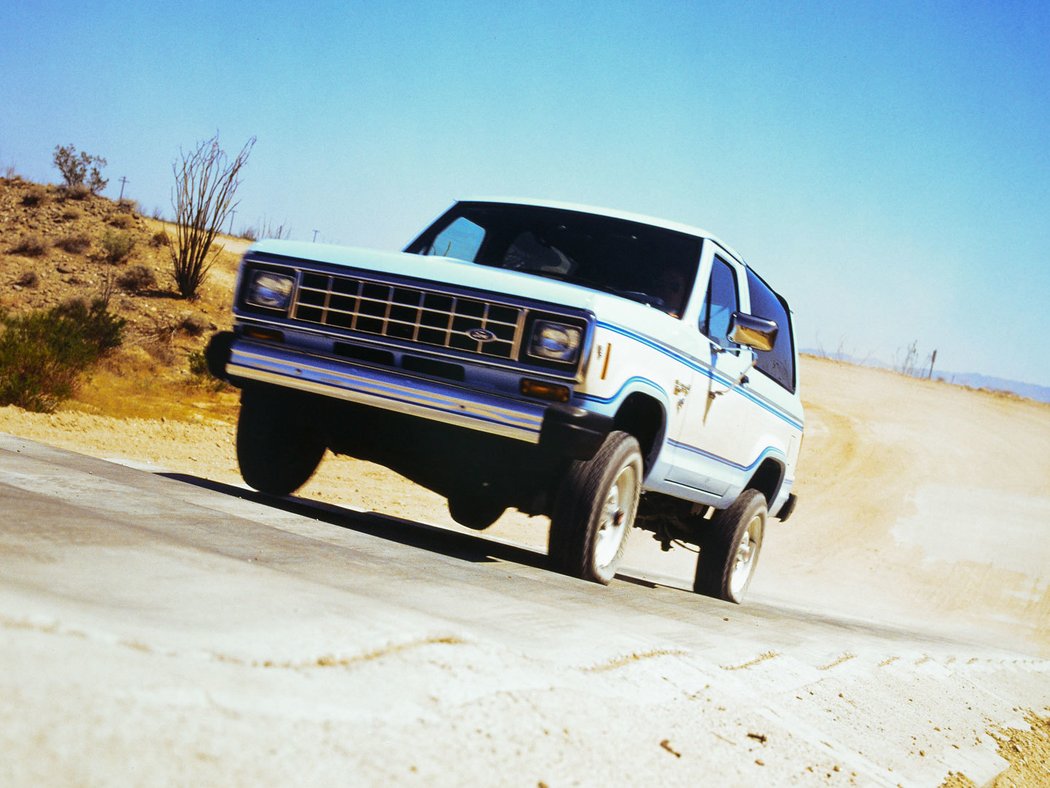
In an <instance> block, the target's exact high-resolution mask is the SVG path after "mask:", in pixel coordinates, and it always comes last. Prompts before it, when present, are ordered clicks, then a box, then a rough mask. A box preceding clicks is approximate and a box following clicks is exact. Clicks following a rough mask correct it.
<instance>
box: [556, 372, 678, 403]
mask: <svg viewBox="0 0 1050 788" xmlns="http://www.w3.org/2000/svg"><path fill="white" fill-rule="evenodd" d="M632 383H641V384H642V385H645V386H652V387H653V388H654V389H656V390H657V391H658V392H660V394H662V395H663V396H664V397H666V396H667V392H666V391H664V390H663V388H662V387H661V386H660V384H659V383H656V382H655V381H652V380H649V378H643V377H641V376H640V375H635V376H634V377H633V378H628V379H627V380H626V381H625V382H624V384H623V385H622V386H620V389H619V391H617V392H616V393H615V394H613V395H612V396H611V397H599V396H597V395H596V394H577V397H578V398H579V399H582V400H585V401H587V402H598V403H601V404H603V405H607V404H609V403H610V402H615V401H616V400H618V399H619V398H620V397H621V395H622V394H623V392H624V389H626V388H627V387H628V386H630V385H631V384H632Z"/></svg>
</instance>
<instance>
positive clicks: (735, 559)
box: [693, 490, 769, 605]
mask: <svg viewBox="0 0 1050 788" xmlns="http://www.w3.org/2000/svg"><path fill="white" fill-rule="evenodd" d="M768 518H769V514H768V511H767V509H766V498H765V496H764V495H762V493H760V492H758V490H744V492H743V493H741V495H740V497H739V498H737V499H736V501H735V502H734V503H733V505H732V506H730V507H729V508H728V509H723V510H721V511H719V512H717V513H716V514H715V516H714V517H713V518H711V522H710V523H707V524H706V527H705V528H704V530H703V533H702V536H701V539H700V555H699V557H698V558H697V560H696V577H695V579H694V580H693V591H695V592H696V593H698V594H703V595H704V596H710V597H714V598H715V599H724V600H726V601H727V602H734V603H736V604H738V605H739V604H740V603H741V602H743V600H744V596H745V595H746V593H747V589H748V587H749V586H750V585H751V580H752V578H754V576H755V567H756V566H757V565H758V555H759V553H760V552H761V550H762V539H763V537H764V536H765V531H766V521H767V520H768Z"/></svg>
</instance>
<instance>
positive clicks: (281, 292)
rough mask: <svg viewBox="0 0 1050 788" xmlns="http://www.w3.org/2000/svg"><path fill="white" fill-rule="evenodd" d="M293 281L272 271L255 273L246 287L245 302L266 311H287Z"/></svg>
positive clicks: (293, 284)
mask: <svg viewBox="0 0 1050 788" xmlns="http://www.w3.org/2000/svg"><path fill="white" fill-rule="evenodd" d="M294 286H295V279H294V278H292V277H290V276H285V275H284V274H275V273H274V272H273V271H256V272H254V273H253V274H252V278H251V283H250V284H249V285H248V296H247V301H248V303H249V304H254V305H255V306H261V307H265V308H266V309H287V308H288V304H289V303H290V302H291V300H292V288H293V287H294Z"/></svg>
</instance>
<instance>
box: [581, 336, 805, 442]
mask: <svg viewBox="0 0 1050 788" xmlns="http://www.w3.org/2000/svg"><path fill="white" fill-rule="evenodd" d="M597 325H598V326H599V327H601V328H604V329H607V330H609V331H612V332H613V333H615V334H620V335H621V336H624V337H627V338H628V339H633V340H635V341H636V342H641V343H642V344H643V345H645V346H647V347H649V348H652V349H653V350H655V351H657V352H658V353H662V354H663V355H665V356H669V357H670V358H673V359H674V360H675V361H678V362H680V363H682V364H685V365H686V366H687V367H689V368H690V369H692V370H694V371H696V372H699V373H700V374H701V375H704V376H705V377H708V378H711V379H712V380H714V381H715V382H716V383H721V384H722V385H724V386H728V387H729V388H730V389H732V390H733V391H734V392H736V393H737V394H740V396H742V397H744V398H746V399H749V400H751V401H752V402H754V403H755V404H756V405H758V406H759V407H760V408H762V409H763V410H765V411H768V412H769V413H772V414H773V415H774V416H776V417H777V418H778V419H780V420H781V421H784V422H787V423H788V424H789V425H791V426H792V427H794V428H796V429H799V430H800V429H802V423H801V422H799V421H796V420H795V419H794V418H792V417H791V416H790V415H789V414H788V413H786V412H785V411H783V410H781V409H780V408H779V407H778V406H776V405H774V404H773V403H772V402H769V401H768V400H767V399H765V398H764V397H760V396H759V395H757V394H755V393H753V392H751V391H748V390H747V389H744V388H742V387H740V386H738V385H737V383H736V381H735V380H733V379H732V378H728V377H726V376H725V375H722V374H720V373H718V372H716V371H715V370H713V369H711V367H710V366H709V365H706V364H704V363H702V362H701V361H700V360H699V359H696V358H693V357H692V356H686V355H684V354H682V353H679V352H678V351H676V350H674V349H673V348H672V347H670V346H669V345H665V344H663V343H662V342H658V341H657V340H655V339H650V338H649V337H646V336H643V335H642V334H636V333H634V332H633V331H629V330H627V329H626V328H622V327H620V326H617V325H613V324H612V323H598V324H597ZM657 388H659V387H657ZM621 391H622V389H621Z"/></svg>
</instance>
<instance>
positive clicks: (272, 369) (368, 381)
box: [206, 333, 612, 460]
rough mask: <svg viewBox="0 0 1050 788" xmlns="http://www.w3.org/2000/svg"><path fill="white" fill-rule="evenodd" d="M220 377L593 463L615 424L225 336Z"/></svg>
mask: <svg viewBox="0 0 1050 788" xmlns="http://www.w3.org/2000/svg"><path fill="white" fill-rule="evenodd" d="M206 356H207V359H208V363H209V369H210V370H211V371H212V374H215V375H216V376H217V377H220V378H223V379H225V380H230V381H232V382H234V383H238V384H241V383H243V382H244V381H255V382H259V383H267V384H271V385H275V386H282V387H285V388H290V389H295V390H297V391H305V392H309V393H311V394H319V395H321V396H325V397H331V398H333V399H338V400H343V401H346V402H352V403H356V404H359V405H364V406H367V407H375V408H381V409H383V410H388V411H393V412H396V413H402V414H405V415H408V416H414V417H417V418H423V419H429V420H432V421H440V422H443V423H445V424H451V425H454V426H457V427H463V428H466V429H471V430H477V431H480V432H484V433H488V434H490V435H498V436H500V437H504V438H511V439H513V440H518V441H523V442H525V443H531V444H537V445H539V446H540V447H541V448H542V449H543V450H545V451H551V452H554V453H556V454H558V455H561V456H568V457H572V458H574V459H583V460H586V459H590V457H592V456H594V454H595V452H596V451H597V450H598V447H599V446H601V444H602V441H603V440H604V439H605V436H606V435H607V434H608V432H609V430H610V429H611V428H612V419H610V418H608V417H606V416H601V415H599V414H596V413H591V412H590V411H587V410H584V409H582V408H576V407H572V406H569V405H547V404H546V403H539V402H532V401H528V400H519V399H514V398H511V397H506V396H500V395H497V394H490V393H486V392H481V391H477V390H475V389H470V388H466V387H463V386H457V385H454V384H450V383H444V382H441V381H435V380H431V379H428V378H423V377H419V376H415V375H411V374H405V373H402V372H398V371H390V370H385V369H379V368H376V367H371V366H367V365H363V364H354V363H347V362H342V361H339V362H333V361H331V360H329V359H325V358H323V357H317V356H310V355H305V354H303V353H300V352H292V351H289V350H287V349H284V348H279V347H274V346H272V345H267V344H263V343H260V342H254V341H251V340H248V339H244V338H243V337H238V336H234V335H232V334H227V333H224V334H217V335H216V336H215V337H214V338H213V339H212V341H211V343H210V344H209V346H208V350H207V351H206Z"/></svg>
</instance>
